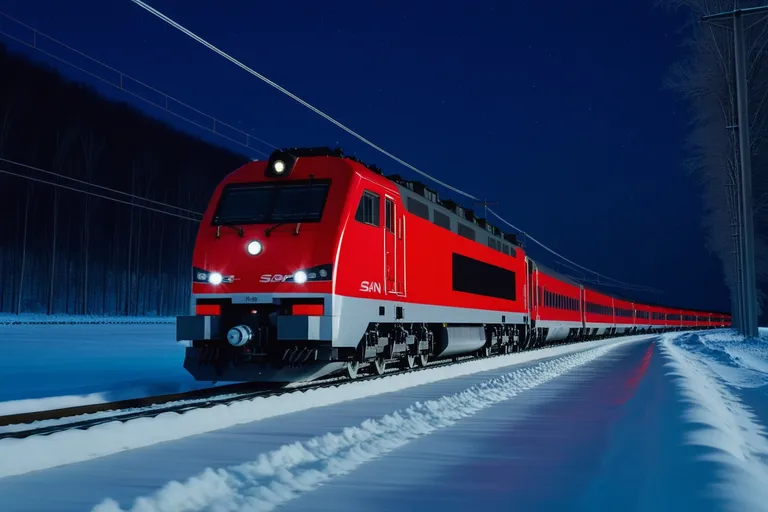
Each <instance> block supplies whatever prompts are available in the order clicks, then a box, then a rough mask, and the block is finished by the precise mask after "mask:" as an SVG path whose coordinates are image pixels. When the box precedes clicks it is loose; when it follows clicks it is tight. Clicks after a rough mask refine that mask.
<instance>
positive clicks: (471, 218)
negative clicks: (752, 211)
mask: <svg viewBox="0 0 768 512" xmlns="http://www.w3.org/2000/svg"><path fill="white" fill-rule="evenodd" d="M278 151H281V152H284V153H289V154H291V155H294V156H296V157H335V158H343V159H346V160H351V161H353V162H356V163H358V164H360V165H362V166H363V167H365V168H367V169H368V170H370V171H372V172H374V173H376V174H379V175H381V176H383V177H385V178H387V179H388V180H390V181H392V182H394V183H396V184H398V185H400V186H402V187H404V188H406V189H408V190H410V191H412V192H413V193H415V194H417V195H419V196H421V197H423V198H425V199H427V200H428V201H430V202H432V203H434V204H436V205H438V206H441V207H442V209H444V210H447V211H448V213H450V214H453V215H454V216H456V217H458V218H460V219H461V220H463V221H467V222H469V223H471V224H474V225H475V226H479V227H480V228H482V229H484V230H485V231H487V232H488V233H490V234H492V235H495V236H498V237H500V238H502V239H503V240H504V241H505V242H508V243H510V244H512V245H514V246H517V247H521V248H522V247H523V244H522V242H521V241H520V240H519V239H518V237H517V233H505V232H504V231H502V230H501V229H499V228H498V227H497V226H495V225H493V224H491V223H490V222H489V221H488V219H485V218H482V217H477V216H476V215H475V212H474V210H472V209H469V208H464V207H463V206H461V205H459V204H458V203H456V202H455V201H453V200H451V199H440V196H439V195H438V193H437V191H436V190H434V189H431V188H429V187H427V186H426V185H425V184H424V183H421V182H420V181H416V180H406V179H404V178H403V177H402V176H400V175H399V174H390V175H385V174H384V172H383V171H382V170H381V168H379V167H378V166H376V165H371V164H367V163H365V162H363V161H362V160H360V159H359V158H357V157H354V156H351V155H345V154H344V151H343V150H342V149H341V148H340V147H337V148H335V149H331V148H330V147H325V146H319V147H308V148H286V149H283V150H278ZM535 263H536V267H537V268H538V269H539V270H540V271H542V272H544V273H545V274H547V275H549V276H551V277H554V278H556V279H559V280H560V281H562V282H564V283H567V284H570V285H572V286H584V288H585V289H588V290H591V291H593V292H597V293H600V294H603V295H607V296H609V297H613V298H614V299H618V300H621V301H624V302H631V303H634V304H640V305H643V306H650V307H658V308H667V309H680V310H685V311H695V312H700V313H712V314H718V315H730V314H731V313H727V312H722V311H711V310H709V311H708V310H701V309H688V308H681V307H676V306H666V305H663V304H655V303H650V302H645V301H637V300H635V299H630V298H626V297H622V296H620V295H617V294H615V293H613V292H606V291H602V290H599V289H597V288H594V287H592V286H587V285H585V284H584V283H582V282H580V281H579V280H577V279H575V278H572V277H569V276H567V275H565V274H562V273H560V272H558V271H556V270H554V269H552V268H550V267H548V266H546V265H544V264H542V263H539V262H538V261H535Z"/></svg>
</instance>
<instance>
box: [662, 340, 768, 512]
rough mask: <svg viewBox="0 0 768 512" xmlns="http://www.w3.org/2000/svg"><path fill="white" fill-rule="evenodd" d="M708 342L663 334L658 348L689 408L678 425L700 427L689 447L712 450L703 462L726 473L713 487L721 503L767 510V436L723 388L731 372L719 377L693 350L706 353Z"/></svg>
mask: <svg viewBox="0 0 768 512" xmlns="http://www.w3.org/2000/svg"><path fill="white" fill-rule="evenodd" d="M713 336H716V335H712V334H701V335H696V334H682V335H680V334H665V335H663V336H662V340H661V343H660V348H661V351H662V353H663V354H665V355H666V356H667V357H668V358H669V362H668V363H667V365H668V366H669V367H670V368H672V375H674V376H675V377H676V382H677V384H678V385H679V386H680V388H681V389H682V392H683V396H684V397H685V399H684V401H685V403H686V404H687V405H688V407H687V409H686V410H685V411H684V412H683V419H684V420H685V421H687V422H690V423H693V424H696V425H697V426H701V428H698V429H696V430H695V431H693V432H692V433H691V434H690V435H689V438H688V442H689V443H691V444H693V445H697V446H704V447H708V448H711V449H712V452H710V453H709V454H708V455H706V456H705V457H704V458H705V460H707V461H711V462H716V463H719V464H722V465H723V466H724V467H725V468H726V469H725V471H723V473H722V480H721V482H719V483H717V484H715V490H716V492H718V493H719V494H720V495H721V496H722V497H723V498H725V499H727V500H728V501H729V502H731V503H733V504H734V505H735V506H736V507H737V508H738V509H739V510H768V501H766V499H765V498H766V489H768V460H766V458H768V439H766V437H765V436H766V430H765V427H763V425H761V424H760V423H759V421H758V419H757V417H756V416H755V415H754V414H753V413H752V412H751V411H750V410H749V408H748V407H747V406H745V405H744V404H743V403H742V402H741V400H740V399H739V398H738V396H736V395H735V394H734V393H732V392H731V391H730V390H729V389H728V388H727V386H726V383H727V381H726V380H725V379H726V378H727V377H728V376H730V377H733V375H734V372H731V371H729V372H726V373H725V374H723V373H722V366H723V365H721V364H718V363H717V361H712V360H711V358H712V356H713V354H712V353H709V354H707V351H706V350H697V349H696V348H695V347H696V346H697V345H703V346H705V347H706V346H707V343H708V342H711V341H712V339H713ZM692 347H693V348H692ZM719 353H722V352H719V351H715V353H714V356H715V357H717V354H719ZM713 363H715V364H714V365H713ZM718 369H719V370H720V372H721V373H718ZM743 381H744V379H737V382H743Z"/></svg>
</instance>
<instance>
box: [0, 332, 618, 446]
mask: <svg viewBox="0 0 768 512" xmlns="http://www.w3.org/2000/svg"><path fill="white" fill-rule="evenodd" d="M621 337H622V336H619V338H621ZM579 343H580V342H572V343H567V344H568V345H571V344H573V345H578V344H579ZM560 344H561V343H556V344H550V345H544V346H540V347H536V348H533V349H528V350H524V351H521V352H525V353H536V352H538V351H540V350H544V349H547V348H551V347H553V346H555V345H560ZM514 353H520V352H514ZM504 355H510V354H504V353H497V354H491V355H489V356H487V357H483V358H478V357H474V356H472V355H467V356H461V357H458V358H456V359H440V360H436V361H430V362H429V363H427V365H426V366H425V367H419V368H414V369H411V370H407V369H399V368H394V367H393V368H391V369H387V370H386V371H385V373H384V374H382V375H360V376H358V377H357V378H356V379H355V380H349V379H347V378H346V377H329V378H326V379H319V380H316V381H311V382H303V383H291V384H287V385H285V384H283V385H275V384H268V383H261V384H259V383H239V384H233V385H228V386H219V387H216V388H207V389H202V390H196V391H190V392H186V393H175V394H170V395H159V396H153V397H146V398H137V399H131V400H122V401H117V402H107V403H100V404H93V405H83V406H77V407H68V408H64V409H53V410H47V411H37V412H30V413H22V414H13V415H8V416H0V428H2V427H19V426H24V425H28V426H29V428H23V429H22V428H16V429H6V430H3V431H0V440H2V439H24V438H27V437H32V436H38V435H50V434H55V433H57V432H64V431H68V430H87V429H89V428H91V427H94V426H97V425H101V424H105V423H111V422H115V421H119V422H126V421H129V420H133V419H137V418H153V417H155V416H158V415H160V414H164V413H168V412H175V413H178V414H184V413H186V412H188V411H191V410H196V409H206V408H211V407H215V406H217V405H230V404H233V403H236V402H241V401H245V400H250V399H253V398H259V397H268V396H275V395H289V394H293V393H303V392H304V391H309V390H312V389H321V388H330V387H339V386H342V385H345V384H355V383H358V382H366V381H372V380H379V379H386V378H389V377H392V376H395V375H402V374H411V373H415V372H422V371H429V370H431V369H434V368H437V367H446V366H453V365H457V364H464V363H467V362H470V361H478V360H487V359H493V358H496V357H501V356H504ZM553 357H556V356H553ZM546 359H547V358H546V357H545V358H543V359H541V361H544V360H546ZM100 413H112V414H104V415H101V414H100ZM94 415H98V416H94ZM79 416H91V417H86V418H82V419H77V417H79ZM68 418H71V419H72V421H65V422H59V421H60V420H66V419H68ZM38 422H44V423H51V422H55V423H53V424H46V425H40V426H37V427H34V426H33V424H34V423H38Z"/></svg>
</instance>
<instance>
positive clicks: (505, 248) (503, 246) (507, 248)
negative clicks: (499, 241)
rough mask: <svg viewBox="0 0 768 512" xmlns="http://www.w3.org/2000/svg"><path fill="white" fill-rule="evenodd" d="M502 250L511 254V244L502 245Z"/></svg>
mask: <svg viewBox="0 0 768 512" xmlns="http://www.w3.org/2000/svg"><path fill="white" fill-rule="evenodd" d="M501 252H503V253H504V254H509V246H508V245H506V244H505V245H502V247H501Z"/></svg>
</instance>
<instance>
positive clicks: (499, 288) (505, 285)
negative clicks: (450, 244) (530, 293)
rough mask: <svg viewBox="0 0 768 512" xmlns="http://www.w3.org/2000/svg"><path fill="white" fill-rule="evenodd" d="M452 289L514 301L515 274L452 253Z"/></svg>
mask: <svg viewBox="0 0 768 512" xmlns="http://www.w3.org/2000/svg"><path fill="white" fill-rule="evenodd" d="M452 274H453V276H452V277H453V289H454V290H455V291H457V292H465V293H472V294H475V295H483V296H486V297H495V298H497V299H506V300H516V299H515V297H516V293H515V273H514V272H512V271H511V270H507V269H505V268H501V267H497V266H496V265H491V264H489V263H485V262H483V261H478V260H476V259H473V258H468V257H467V256H463V255H461V254H456V253H453V269H452Z"/></svg>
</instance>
